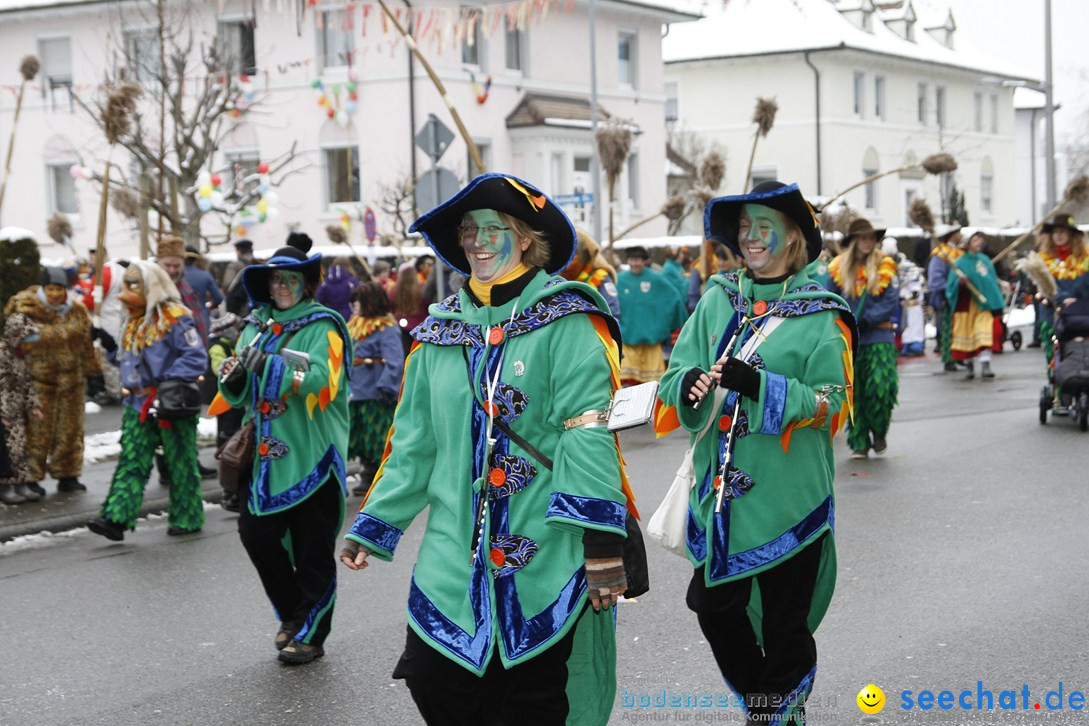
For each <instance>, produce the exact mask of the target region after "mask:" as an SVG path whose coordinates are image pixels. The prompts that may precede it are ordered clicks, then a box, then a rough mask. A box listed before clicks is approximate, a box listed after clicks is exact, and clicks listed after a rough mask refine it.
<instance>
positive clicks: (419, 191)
mask: <svg viewBox="0 0 1089 726" xmlns="http://www.w3.org/2000/svg"><path fill="white" fill-rule="evenodd" d="M459 187H460V185H459V184H458V178H457V177H456V176H454V172H452V171H450V170H449V169H446V168H444V167H441V166H436V167H435V168H434V169H428V170H427V171H425V172H424V173H423V174H421V175H420V179H419V181H417V182H416V207H417V208H418V209H419V210H420V211H421V212H427V211H430V210H432V209H434V208H435V207H437V206H439V205H440V204H442V203H443V202H445V201H446V200H447V199H449V198H450V197H452V196H454V195H455V194H457V193H458V188H459Z"/></svg>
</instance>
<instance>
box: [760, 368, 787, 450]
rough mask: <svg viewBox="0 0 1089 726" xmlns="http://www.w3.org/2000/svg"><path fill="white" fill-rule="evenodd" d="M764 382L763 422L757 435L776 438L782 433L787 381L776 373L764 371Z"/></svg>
mask: <svg viewBox="0 0 1089 726" xmlns="http://www.w3.org/2000/svg"><path fill="white" fill-rule="evenodd" d="M764 380H765V384H764V420H763V421H762V422H761V423H760V431H759V432H758V433H761V434H772V435H773V436H778V435H779V434H780V433H782V429H783V412H784V411H786V399H787V379H786V378H785V377H784V376H781V375H779V374H778V373H772V372H771V371H764Z"/></svg>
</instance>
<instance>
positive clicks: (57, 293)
mask: <svg viewBox="0 0 1089 726" xmlns="http://www.w3.org/2000/svg"><path fill="white" fill-rule="evenodd" d="M67 300H68V291H67V290H65V289H64V285H52V284H50V285H46V286H45V301H46V302H47V303H49V304H50V305H63V304H64V303H65V302H67Z"/></svg>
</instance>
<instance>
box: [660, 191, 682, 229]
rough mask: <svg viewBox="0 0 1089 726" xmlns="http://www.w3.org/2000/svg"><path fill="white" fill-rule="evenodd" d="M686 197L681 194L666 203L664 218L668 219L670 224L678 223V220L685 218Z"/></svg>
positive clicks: (663, 207) (663, 208)
mask: <svg viewBox="0 0 1089 726" xmlns="http://www.w3.org/2000/svg"><path fill="white" fill-rule="evenodd" d="M685 206H686V205H685V203H684V197H682V196H681V195H680V194H674V195H673V196H672V197H670V198H669V199H667V200H666V203H665V204H663V205H662V216H664V217H665V218H666V219H668V220H669V221H670V222H676V221H677V220H678V219H680V218H681V217H683V216H684V208H685Z"/></svg>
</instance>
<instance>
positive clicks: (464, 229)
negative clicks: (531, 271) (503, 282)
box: [458, 209, 529, 282]
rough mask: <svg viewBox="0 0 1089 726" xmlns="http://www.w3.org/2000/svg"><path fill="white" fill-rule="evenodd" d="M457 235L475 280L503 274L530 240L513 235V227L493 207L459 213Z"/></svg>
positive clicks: (492, 279)
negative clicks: (519, 238)
mask: <svg viewBox="0 0 1089 726" xmlns="http://www.w3.org/2000/svg"><path fill="white" fill-rule="evenodd" d="M458 236H459V238H460V239H461V247H462V249H464V250H465V256H466V257H468V258H469V269H470V270H472V273H473V277H474V278H476V280H477V282H495V281H496V280H498V279H499V278H501V277H503V275H506V274H507V273H508V272H510V271H511V270H513V269H514V268H515V267H517V266H518V263H520V262H521V261H522V253H523V252H524V251H525V249H526V248H527V247H529V242H525V243H523V242H522V241H520V240H518V239H516V238H515V235H514V230H513V229H511V228H510V227H509V226H507V224H506V223H505V222H504V221H503V219H502V218H501V217H500V216H499V213H498V212H496V211H494V210H492V209H475V210H473V211H472V212H469V213H468V214H466V215H465V216H464V217H462V218H461V226H459V227H458Z"/></svg>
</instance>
